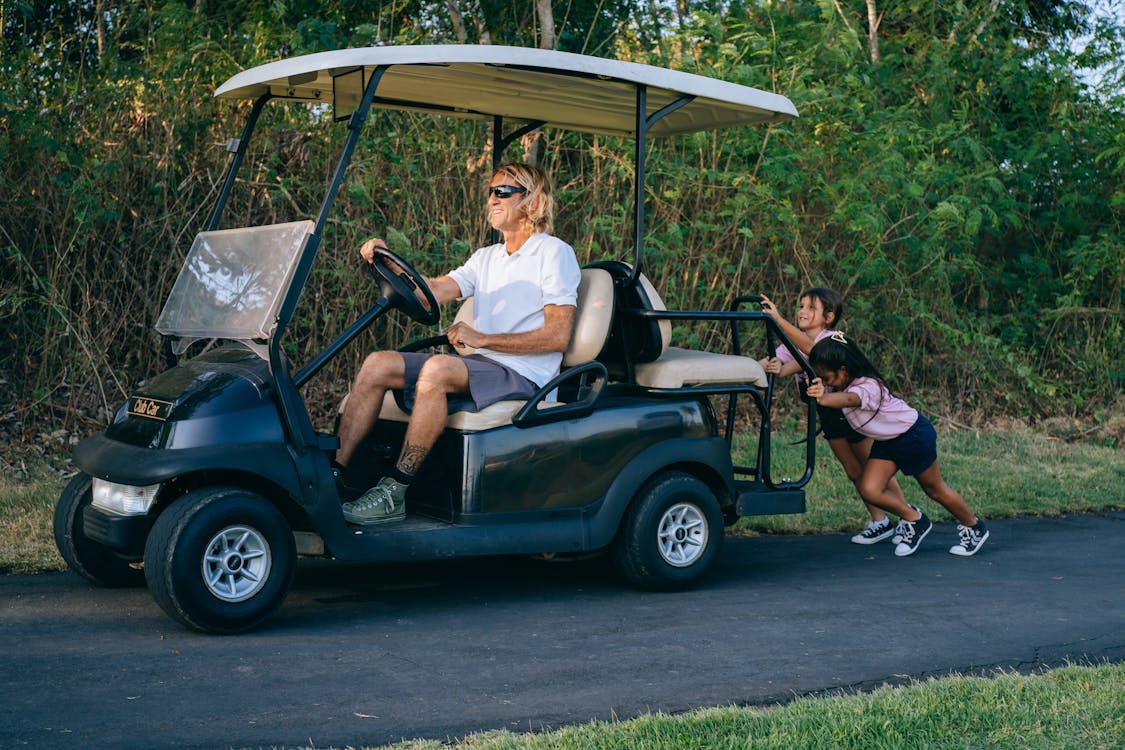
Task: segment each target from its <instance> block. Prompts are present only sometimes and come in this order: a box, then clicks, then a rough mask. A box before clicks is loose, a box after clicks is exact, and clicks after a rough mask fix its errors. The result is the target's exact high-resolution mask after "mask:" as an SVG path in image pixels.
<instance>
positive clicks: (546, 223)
mask: <svg viewBox="0 0 1125 750" xmlns="http://www.w3.org/2000/svg"><path fill="white" fill-rule="evenodd" d="M500 175H503V176H504V177H506V178H508V179H510V180H511V181H512V183H513V184H516V185H519V186H520V187H522V188H527V192H526V193H525V194H524V195H523V196H522V200H521V201H520V205H519V208H520V209H522V210H523V212H524V223H525V225H526V226H525V228H526V229H527V230H528V232H529V233H530V234H535V233H537V232H543V233H544V234H550V233H551V232H552V231H553V230H554V228H555V198H554V194H553V193H554V191H553V189H552V186H551V178H550V177H548V176H547V173H546V172H544V171H543V170H542V169H540V168H539V167H533V166H532V165H530V164H522V163H518V162H512V163H509V164H501V165H500V166H499V167H497V168H496V171H494V172H493V173H492V179H496V178H497V177H498V176H500ZM529 206H530V207H533V208H528V207H529Z"/></svg>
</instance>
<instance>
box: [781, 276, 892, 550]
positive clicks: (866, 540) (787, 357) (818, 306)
mask: <svg viewBox="0 0 1125 750" xmlns="http://www.w3.org/2000/svg"><path fill="white" fill-rule="evenodd" d="M798 304H799V305H800V306H799V307H798V308H797V325H793V324H792V323H790V322H789V321H788V320H786V319H785V318H783V317H782V316H781V314H780V313H778V311H777V307H776V306H775V305H774V304H773V302H771V301H770V299H769V297H766V296H764V295H763V296H762V311H763V312H765V313H766V314H768V315H770V316H771V317H773V319H774V320H776V321H777V324H778V326H780V327H781V329H782V330H783V331H785V335H786V336H788V337H789V340H790V341H792V342H793V345H794V346H796V347H797V349H799V350H800V352H799V353H800V354H801V355H803V356H806V357H807V356H808V354H809V350H811V349H812V347H813V344H815V343H816V342H818V341H820V340H821V339H822V338H824V337H826V336H830V335H832V334H833V333H836V331H833V330H832V326H838V325H839V324H840V317H841V316H842V315H843V314H844V298H843V297H842V296H841V295H840V293H839V292H837V291H835V290H834V289H827V288H825V287H812V288H810V289H806V290H805V291H803V292H801V296H800V298H799V299H798ZM759 364H761V365H762V367H763V368H764V369H765V371H766V372H769V373H773V374H775V375H779V376H785V375H796V376H797V381H798V384H799V385H800V387H801V389H802V391H803V390H804V386H805V382H806V378H805V374H804V373H803V372H802V371H801V364H800V362H798V361H797V358H796V356H794V354H793V353H792V352H790V351H789V349H788V347H786V346H785V345H784V344H782V345H781V346H779V347H777V352H775V354H774V356H772V357H767V358H766V359H762V360H759ZM816 416H817V420H818V422H819V423H820V430H821V433H822V434H823V435H824V439H825V440H827V441H828V447H830V448H831V449H832V453H833V454H835V456H836V459H837V460H838V461H839V462H840V466H842V467H844V473H845V474H847V475H848V479H850V480H851V482H852V484H853V485H855V488H856V491H857V492H858V491H859V480H860V477H862V476H863V467H864V466H865V465H866V464H867V456H868V455H869V454H870V453H871V438H869V437H867V436H866V435H862V434H860V433H859V432H856V431H855V430H854V429H852V428H851V427H850V426H849V425H848V422H847V420H846V419H845V418H844V415H843V414H842V413H841V412H840V410H839V409H831V408H829V407H826V406H817V409H816ZM888 489H890V491H891V492H893V493H894V494H895V495H896V496H897V497H898V499H899V500H901V501H902V502H903V504H905V503H906V498H905V497H904V496H903V494H902V488H901V487H899V486H898V481H897V480H895V479H893V478H892V479H891V481H890V484H889V485H888ZM865 507H866V508H867V514H868V515H869V516H871V520H870V521H868V522H867V525H866V526H864V528H862V529H860V531H859V533H857V534H856V535H855V536H853V537H852V541H853V542H854V543H856V544H875V543H876V542H881V541H883V540H884V539H890V538H891V537H893V536H894V533H895V525H894V524H893V523H891V519H890V518H888V517H887V514H886V513H884V512H883V509H882V508H880V507H878V506H877V505H872V504H870V503H865Z"/></svg>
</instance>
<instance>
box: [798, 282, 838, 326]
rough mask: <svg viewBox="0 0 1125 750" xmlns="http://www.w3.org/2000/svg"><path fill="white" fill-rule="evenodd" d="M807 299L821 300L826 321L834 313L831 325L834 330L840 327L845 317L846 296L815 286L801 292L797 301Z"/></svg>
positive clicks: (833, 290)
mask: <svg viewBox="0 0 1125 750" xmlns="http://www.w3.org/2000/svg"><path fill="white" fill-rule="evenodd" d="M805 297H809V298H810V299H818V300H820V306H821V307H823V308H824V317H825V319H827V318H828V313H832V322H831V323H829V325H830V326H832V327H833V328H835V327H836V326H838V325H840V319H841V318H843V317H844V295H842V294H840V293H839V292H837V291H836V290H835V289H829V288H827V287H823V286H814V287H810V288H808V289H806V290H805V291H803V292H801V296H800V297H798V298H797V299H798V300H802V299H804V298H805Z"/></svg>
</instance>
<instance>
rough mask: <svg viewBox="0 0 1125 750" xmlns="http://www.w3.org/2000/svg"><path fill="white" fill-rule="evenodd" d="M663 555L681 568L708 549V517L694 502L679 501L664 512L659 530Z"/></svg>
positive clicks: (671, 563) (659, 540)
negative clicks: (705, 516)
mask: <svg viewBox="0 0 1125 750" xmlns="http://www.w3.org/2000/svg"><path fill="white" fill-rule="evenodd" d="M656 533H657V537H658V539H657V541H658V542H659V545H660V556H661V557H662V558H664V562H666V563H668V564H669V565H672V566H674V567H677V568H686V567H687V566H689V565H691V564H692V563H694V562H695V561H696V560H698V559H699V556H700V555H702V554H703V551H704V550H705V549H707V519H706V518H704V516H703V513H702V512H700V510H699V508H698V507H696V506H694V505H691V504H690V503H677V504H676V505H673V506H672V507H671V508H669V509H668V510H667V511H665V512H664V516H663V518H661V519H660V528H659V529H658V530H657V532H656Z"/></svg>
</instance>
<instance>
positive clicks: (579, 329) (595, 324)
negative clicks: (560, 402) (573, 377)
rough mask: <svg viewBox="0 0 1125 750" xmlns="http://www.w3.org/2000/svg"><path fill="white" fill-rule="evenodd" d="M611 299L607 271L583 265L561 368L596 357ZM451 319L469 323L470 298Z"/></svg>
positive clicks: (609, 319)
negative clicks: (571, 326)
mask: <svg viewBox="0 0 1125 750" xmlns="http://www.w3.org/2000/svg"><path fill="white" fill-rule="evenodd" d="M654 293H655V292H654ZM613 302H614V300H613V277H612V276H611V275H610V274H609V272H608V271H605V270H604V269H601V268H583V269H582V280H581V282H580V283H579V284H578V309H577V310H576V311H575V313H574V329H573V331H572V332H571V335H570V346H568V347H567V350H566V353H564V354H563V359H562V366H563V367H574V366H575V365H580V364H582V363H583V362H589V361H591V360H593V359H595V358H596V357H597V356H598V353H599V352H601V350H602V348H603V347H604V346H605V342H606V339H607V338H609V331H610V327H611V325H612V324H613ZM454 321H455V322H465V323H468V324H469V325H472V323H473V298H472V297H469V298H468V299H467V300H465V302H464V303H463V304H462V305H461V308H460V309H459V310H458V311H457V316H456V317H455V318H454ZM454 348H455V349H456V350H457V353H458V354H460V355H461V356H462V357H464V356H467V355H469V354H473V353H474V352H476V349H474V348H473V347H471V346H458V347H454Z"/></svg>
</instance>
